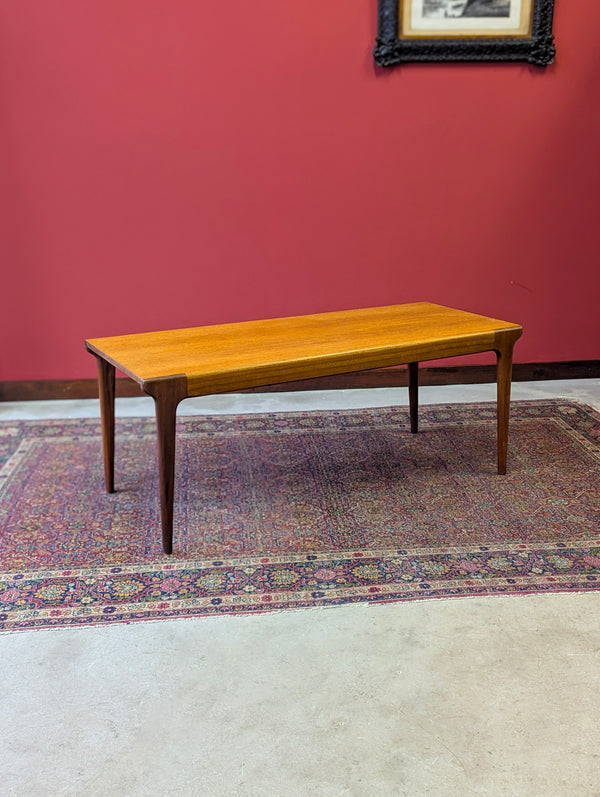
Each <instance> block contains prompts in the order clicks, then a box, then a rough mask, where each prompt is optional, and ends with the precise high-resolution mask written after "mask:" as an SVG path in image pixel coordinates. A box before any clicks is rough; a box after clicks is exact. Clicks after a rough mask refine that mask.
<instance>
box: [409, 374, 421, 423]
mask: <svg viewBox="0 0 600 797" xmlns="http://www.w3.org/2000/svg"><path fill="white" fill-rule="evenodd" d="M408 403H409V406H410V431H411V432H412V433H413V434H416V433H417V432H418V431H419V363H408Z"/></svg>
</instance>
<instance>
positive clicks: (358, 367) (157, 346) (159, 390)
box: [85, 302, 523, 554]
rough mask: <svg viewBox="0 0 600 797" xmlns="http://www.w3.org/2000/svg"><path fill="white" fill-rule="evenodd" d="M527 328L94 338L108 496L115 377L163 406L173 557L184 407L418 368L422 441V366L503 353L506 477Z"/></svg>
mask: <svg viewBox="0 0 600 797" xmlns="http://www.w3.org/2000/svg"><path fill="white" fill-rule="evenodd" d="M522 331H523V330H522V327H521V326H519V325H518V324H511V323H508V322H506V321H498V320H497V319H494V318H487V317H485V316H481V315H474V314H473V313H466V312H463V311H461V310H453V309H451V308H449V307H442V306H440V305H436V304H430V303H429V302H416V303H413V304H400V305H393V306H390V307H373V308H370V309H365V310H346V311H342V312H336V313H319V314H315V315H305V316H295V317H291V318H272V319H268V320H264V321H245V322H241V323H236V324H218V325H214V326H206V327H193V328H189V329H172V330H168V331H165V332H145V333H142V334H139V335H119V336H116V337H109V338H94V339H91V340H87V341H86V342H85V345H86V349H87V350H88V351H89V352H90V353H91V354H93V355H95V357H96V358H97V361H98V386H99V394H100V411H101V418H102V438H103V453H104V473H105V479H106V489H107V491H108V492H114V452H115V447H114V444H115V368H118V369H119V370H120V371H122V372H123V373H125V374H127V375H128V376H130V377H131V378H132V379H134V380H135V381H136V382H138V383H139V385H140V387H141V389H142V391H143V392H144V393H147V394H148V395H150V396H152V398H153V399H154V402H155V409H156V420H157V433H158V463H159V478H160V500H161V521H162V541H163V549H164V551H165V553H167V554H170V553H171V552H172V550H173V495H174V481H175V416H176V411H177V405H178V404H179V402H180V401H181V400H182V399H185V398H190V397H192V396H205V395H209V394H211V393H228V392H232V391H236V390H243V389H245V388H252V387H260V386H266V385H272V384H277V383H280V382H293V381H296V380H300V379H309V378H312V377H318V376H330V375H333V374H343V373H350V372H352V371H362V370H365V369H369V368H381V367H384V366H389V365H403V364H407V365H408V380H409V405H410V426H411V431H412V432H416V431H417V428H418V426H417V410H418V367H419V362H420V361H422V360H437V359H440V358H443V357H454V356H456V355H461V354H475V353H476V352H484V351H495V352H496V355H497V391H498V392H497V395H498V407H497V414H498V473H506V450H507V444H508V417H509V406H510V384H511V377H512V351H513V346H514V344H515V342H516V341H517V339H518V338H519V337H520V336H521V334H522Z"/></svg>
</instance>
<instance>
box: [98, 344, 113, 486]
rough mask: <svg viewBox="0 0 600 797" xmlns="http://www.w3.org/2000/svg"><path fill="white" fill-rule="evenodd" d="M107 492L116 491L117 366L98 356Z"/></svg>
mask: <svg viewBox="0 0 600 797" xmlns="http://www.w3.org/2000/svg"><path fill="white" fill-rule="evenodd" d="M96 361H97V363H98V395H99V398H100V418H101V421H102V453H103V457H104V480H105V482H106V492H107V493H114V491H115V366H114V365H111V364H110V363H109V362H107V361H106V360H104V359H103V358H102V357H96Z"/></svg>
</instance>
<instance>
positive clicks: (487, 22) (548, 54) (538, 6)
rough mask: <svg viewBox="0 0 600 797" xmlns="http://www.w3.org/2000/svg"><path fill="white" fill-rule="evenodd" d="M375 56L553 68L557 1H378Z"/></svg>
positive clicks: (386, 60) (381, 60)
mask: <svg viewBox="0 0 600 797" xmlns="http://www.w3.org/2000/svg"><path fill="white" fill-rule="evenodd" d="M378 2H379V18H378V35H377V41H376V45H375V50H374V52H373V55H374V57H375V62H376V63H377V64H378V65H379V66H394V65H395V64H400V63H404V62H407V61H527V62H528V63H530V64H537V65H538V66H547V65H548V64H551V63H552V62H553V60H554V56H555V54H556V50H555V47H554V37H553V35H552V16H553V12H554V0H378Z"/></svg>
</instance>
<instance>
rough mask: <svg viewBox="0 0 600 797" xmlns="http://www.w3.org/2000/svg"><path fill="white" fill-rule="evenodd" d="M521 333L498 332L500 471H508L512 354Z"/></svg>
mask: <svg viewBox="0 0 600 797" xmlns="http://www.w3.org/2000/svg"><path fill="white" fill-rule="evenodd" d="M519 335H520V331H519V332H517V333H516V334H515V333H513V332H512V331H510V332H508V333H505V334H503V333H497V343H498V344H499V345H498V346H497V348H496V350H495V351H496V357H497V380H496V381H497V401H498V408H497V413H498V473H499V474H501V475H503V474H505V473H506V454H507V451H508V420H509V415H510V386H511V381H512V356H513V348H514V345H515V341H516V340H517V338H518V337H519Z"/></svg>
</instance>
